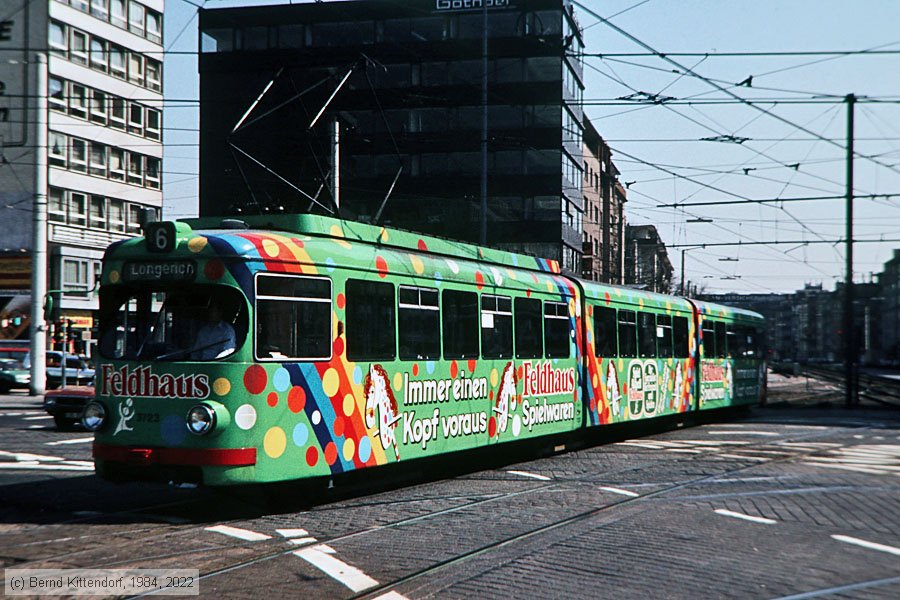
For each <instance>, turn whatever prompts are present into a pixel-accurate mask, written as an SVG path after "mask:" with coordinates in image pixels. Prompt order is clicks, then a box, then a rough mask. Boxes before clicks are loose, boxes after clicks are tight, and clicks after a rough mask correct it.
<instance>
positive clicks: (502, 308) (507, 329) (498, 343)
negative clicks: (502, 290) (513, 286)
mask: <svg viewBox="0 0 900 600" xmlns="http://www.w3.org/2000/svg"><path fill="white" fill-rule="evenodd" d="M481 353H482V356H484V358H509V357H511V356H512V353H513V334H512V300H511V299H510V298H508V297H506V296H488V295H484V296H482V297H481Z"/></svg>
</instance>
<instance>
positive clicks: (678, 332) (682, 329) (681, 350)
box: [672, 317, 690, 358]
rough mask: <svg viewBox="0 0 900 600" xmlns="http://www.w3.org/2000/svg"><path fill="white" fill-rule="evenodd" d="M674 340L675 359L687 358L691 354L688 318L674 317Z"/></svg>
mask: <svg viewBox="0 0 900 600" xmlns="http://www.w3.org/2000/svg"><path fill="white" fill-rule="evenodd" d="M672 338H673V341H674V346H675V348H674V350H675V358H687V357H688V354H689V353H690V347H689V345H688V320H687V317H674V318H673V319H672Z"/></svg>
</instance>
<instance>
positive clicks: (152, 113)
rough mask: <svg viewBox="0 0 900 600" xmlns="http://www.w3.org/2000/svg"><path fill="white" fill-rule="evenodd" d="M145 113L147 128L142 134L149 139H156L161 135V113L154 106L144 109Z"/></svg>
mask: <svg viewBox="0 0 900 600" xmlns="http://www.w3.org/2000/svg"><path fill="white" fill-rule="evenodd" d="M146 114H147V128H146V129H145V131H144V135H146V136H147V137H148V138H150V139H151V140H158V139H160V138H161V137H162V133H161V131H162V124H161V123H160V121H161V120H162V113H160V112H159V111H158V110H156V109H155V108H148V109H146Z"/></svg>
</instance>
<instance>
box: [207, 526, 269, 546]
mask: <svg viewBox="0 0 900 600" xmlns="http://www.w3.org/2000/svg"><path fill="white" fill-rule="evenodd" d="M206 530H207V531H213V532H215V533H221V534H222V535H228V536H231V537H235V538H238V539H241V540H245V541H248V542H261V541H263V540H268V539H272V536H270V535H266V534H264V533H257V532H255V531H250V530H249V529H241V528H240V527H231V526H230V525H216V526H215V527H207V528H206Z"/></svg>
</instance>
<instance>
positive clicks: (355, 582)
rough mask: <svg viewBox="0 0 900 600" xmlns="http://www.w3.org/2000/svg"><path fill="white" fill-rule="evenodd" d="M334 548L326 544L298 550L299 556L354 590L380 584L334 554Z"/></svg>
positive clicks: (357, 590)
mask: <svg viewBox="0 0 900 600" xmlns="http://www.w3.org/2000/svg"><path fill="white" fill-rule="evenodd" d="M334 553H335V552H334V549H333V548H331V547H330V546H326V545H325V544H320V545H318V546H313V547H311V548H304V549H303V550H297V551H295V552H294V554H295V555H297V556H299V557H300V558H302V559H303V560H305V561H306V562H308V563H309V564H311V565H312V566H314V567H316V568H317V569H319V570H320V571H322V572H323V573H325V574H326V575H328V576H330V577H331V578H333V579H335V580H337V581H339V582H340V583H342V584H344V585H345V586H347V587H348V588H350V589H351V590H353V591H354V592H361V591H363V590H367V589H369V588H371V587H375V586H376V585H378V582H377V581H375V580H374V579H372V578H371V577H369V576H368V575H366V574H365V573H363V572H362V571H361V570H359V569H357V568H356V567H354V566H351V565H348V564H347V563H345V562H344V561H342V560H340V559H338V558H335V557H334V556H332V554H334Z"/></svg>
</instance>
